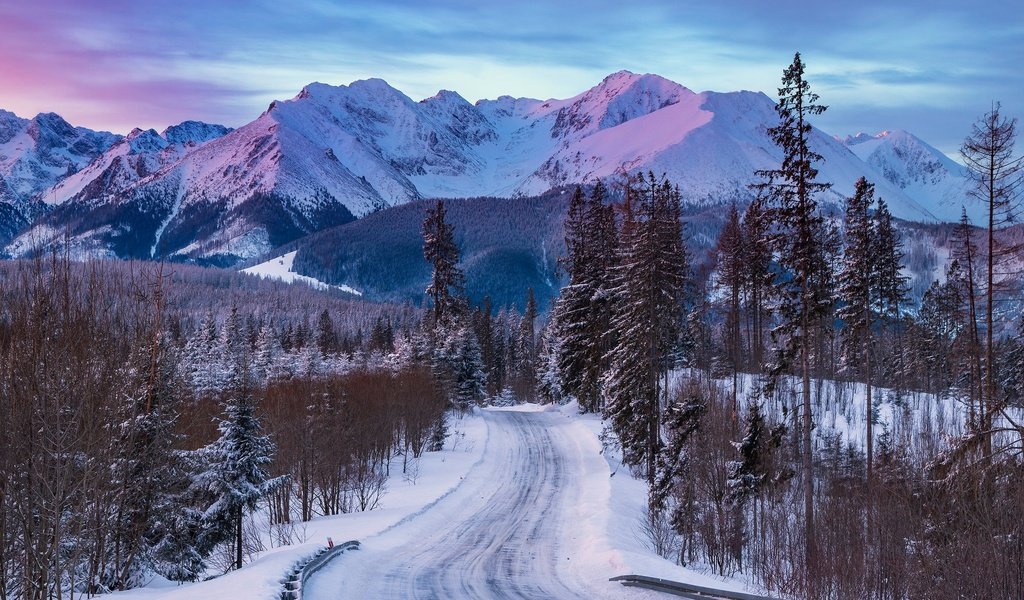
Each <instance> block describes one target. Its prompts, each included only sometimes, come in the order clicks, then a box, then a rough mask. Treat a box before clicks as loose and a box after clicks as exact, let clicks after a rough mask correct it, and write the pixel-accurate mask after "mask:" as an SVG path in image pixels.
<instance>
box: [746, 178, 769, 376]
mask: <svg viewBox="0 0 1024 600" xmlns="http://www.w3.org/2000/svg"><path fill="white" fill-rule="evenodd" d="M769 226H770V222H769V220H768V215H766V214H765V209H764V199H763V198H761V197H757V198H755V199H754V200H753V201H751V203H750V205H749V206H747V210H746V212H745V213H744V214H743V245H744V248H743V262H744V267H745V269H744V275H745V277H744V279H745V282H744V283H745V286H746V289H747V294H748V297H749V305H750V310H749V311H748V312H749V316H748V319H749V321H748V328H749V329H750V333H749V334H748V336H747V337H748V339H749V340H750V342H749V343H750V348H751V360H752V361H753V367H754V369H755V370H756V371H757V372H758V373H760V372H761V369H762V367H763V365H764V346H765V342H764V330H765V322H766V321H767V320H768V318H767V312H768V311H767V306H768V300H769V298H770V296H771V290H772V284H773V280H774V279H775V274H774V273H773V272H772V268H771V266H772V250H771V245H770V243H769V242H770V239H769Z"/></svg>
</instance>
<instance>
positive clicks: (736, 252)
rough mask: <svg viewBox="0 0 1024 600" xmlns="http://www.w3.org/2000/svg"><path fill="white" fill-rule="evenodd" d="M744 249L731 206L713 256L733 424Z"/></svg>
mask: <svg viewBox="0 0 1024 600" xmlns="http://www.w3.org/2000/svg"><path fill="white" fill-rule="evenodd" d="M745 248H746V243H745V242H744V240H743V227H742V225H741V223H740V213H739V211H738V210H736V205H735V204H733V205H732V206H731V207H730V209H729V214H728V216H727V217H726V219H725V226H724V227H723V228H722V233H721V234H720V235H719V236H718V244H717V247H716V248H715V251H716V252H715V253H716V258H717V261H718V269H717V270H718V281H719V284H720V285H721V287H722V288H724V289H725V292H726V294H727V299H726V302H727V304H726V313H725V325H724V329H723V337H724V338H725V339H724V342H725V350H726V358H727V360H728V362H729V369H730V370H731V371H732V416H733V421H734V422H735V419H736V418H737V415H738V413H739V406H738V399H737V396H738V389H739V370H740V362H741V361H742V356H743V336H742V329H741V327H740V301H741V294H742V292H743V288H744V278H745V277H744V276H745V275H746V265H745V263H746V257H745V256H744V249H745Z"/></svg>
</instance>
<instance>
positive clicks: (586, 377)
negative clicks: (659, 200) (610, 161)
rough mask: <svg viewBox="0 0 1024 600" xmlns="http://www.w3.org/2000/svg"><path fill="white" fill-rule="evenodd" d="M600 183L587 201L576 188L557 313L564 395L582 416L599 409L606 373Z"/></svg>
mask: <svg viewBox="0 0 1024 600" xmlns="http://www.w3.org/2000/svg"><path fill="white" fill-rule="evenodd" d="M604 195H605V188H604V184H602V183H601V182H600V181H599V182H598V183H597V184H595V186H594V189H593V191H592V193H591V195H590V196H589V197H588V196H586V195H584V193H583V190H582V189H581V188H579V187H577V188H576V191H575V192H574V194H573V197H572V200H571V201H570V203H569V213H568V216H567V217H566V221H565V246H566V251H567V253H568V254H567V256H566V257H565V258H563V259H562V261H561V264H562V266H563V268H564V269H565V271H566V273H567V275H568V276H569V282H568V284H567V285H566V286H565V287H563V288H562V290H561V294H560V297H559V301H558V303H557V305H556V308H555V310H556V311H557V313H558V319H557V323H558V326H559V330H558V336H559V338H560V344H559V347H560V351H561V354H560V355H559V357H558V364H559V370H560V372H561V381H562V390H563V392H564V393H566V394H569V395H572V396H574V397H575V398H576V399H577V400H579V404H580V410H581V411H582V412H596V411H597V410H599V408H600V399H601V374H602V372H603V371H604V370H605V366H606V361H605V354H606V352H607V349H608V343H609V340H608V332H609V329H610V327H609V324H610V322H611V310H612V307H611V302H610V295H609V293H608V288H609V279H610V269H611V266H612V260H613V257H614V254H615V252H614V248H615V243H616V240H615V237H616V232H615V220H614V214H613V212H612V207H610V206H606V205H605V203H604Z"/></svg>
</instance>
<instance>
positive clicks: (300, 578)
mask: <svg viewBox="0 0 1024 600" xmlns="http://www.w3.org/2000/svg"><path fill="white" fill-rule="evenodd" d="M358 549H359V542H357V541H354V540H353V541H351V542H345V543H344V544H338V545H337V546H334V547H333V548H321V549H320V550H318V551H317V552H316V554H313V555H312V556H308V557H306V558H304V559H303V560H301V561H299V562H297V563H295V566H293V567H292V570H291V571H290V572H289V573H288V575H287V576H285V578H284V579H283V580H282V581H281V600H299V599H301V598H302V590H303V588H305V587H306V582H307V581H309V578H310V577H312V576H313V575H315V574H316V572H317V571H319V570H320V569H322V568H324V566H326V565H327V563H329V562H330V561H331V560H333V559H335V558H337V557H338V556H340V555H342V554H343V553H345V552H346V551H348V550H358Z"/></svg>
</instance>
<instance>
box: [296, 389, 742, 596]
mask: <svg viewBox="0 0 1024 600" xmlns="http://www.w3.org/2000/svg"><path fill="white" fill-rule="evenodd" d="M484 417H485V420H486V421H487V424H488V442H487V447H486V448H485V450H484V454H483V457H482V458H481V461H480V462H479V463H477V465H476V466H475V467H474V468H473V469H472V470H470V471H469V473H468V474H467V475H466V478H465V480H464V481H463V482H462V484H461V485H460V486H459V487H457V488H456V489H455V490H454V491H453V492H452V493H450V494H448V495H447V496H445V497H443V498H441V499H440V500H439V501H438V502H436V503H435V504H433V505H432V506H430V507H428V508H427V509H426V510H424V511H423V512H421V513H420V514H418V515H415V516H413V517H411V518H409V519H407V520H405V521H404V522H402V523H399V524H398V525H396V526H395V527H393V528H391V529H389V530H387V531H385V532H383V533H382V534H380V535H377V536H374V537H370V538H367V539H364V540H362V543H363V545H362V549H361V550H360V551H358V552H352V553H349V554H346V555H344V556H342V557H340V558H339V559H337V560H336V561H334V562H333V563H332V564H331V565H330V566H329V567H327V568H326V569H325V570H324V571H322V572H321V573H320V574H319V575H317V577H316V578H314V579H313V580H312V581H311V582H310V583H309V585H308V586H307V588H306V590H305V591H304V595H303V597H304V598H305V599H307V600H334V599H340V598H363V599H367V600H372V599H384V598H388V599H390V598H402V599H418V598H422V599H426V598H502V599H504V598H545V599H549V598H657V597H658V596H657V595H656V593H655V592H649V591H644V590H639V589H633V588H624V587H623V586H621V585H620V584H617V583H612V582H609V581H608V578H609V577H611V576H614V575H621V574H624V573H628V572H633V571H634V570H643V571H644V572H650V571H651V564H650V563H651V562H658V563H663V564H662V565H661V569H658V571H659V572H658V573H657V574H658V575H662V576H664V575H667V574H669V573H672V574H673V575H674V576H675V577H676V578H677V579H687V580H689V581H691V582H694V583H704V584H713V585H715V586H716V587H722V582H721V581H719V580H712V579H711V578H709V577H704V576H702V575H700V574H697V573H693V572H691V571H686V570H684V569H681V568H680V567H677V566H675V565H670V564H669V563H668V562H667V561H662V560H661V559H658V558H656V557H651V556H650V555H649V554H648V555H647V557H645V558H647V560H640V561H636V560H633V559H634V558H636V557H635V556H634V552H632V551H630V550H628V549H623V547H624V546H631V545H632V544H631V540H630V538H635V536H636V534H637V532H636V530H629V529H618V530H617V527H616V525H618V523H619V522H618V519H617V518H616V516H615V515H614V514H613V513H615V512H619V511H618V509H620V508H622V507H616V506H614V502H610V500H611V498H612V494H611V488H612V486H611V483H610V482H611V479H612V478H611V477H610V475H611V472H610V470H609V463H608V462H607V461H606V460H605V458H604V457H603V456H602V455H601V453H600V450H601V447H600V445H599V444H598V443H597V440H596V437H595V436H594V435H593V432H592V431H591V430H590V429H589V427H587V421H585V420H583V419H579V418H567V417H566V416H565V415H562V414H560V413H559V412H556V411H540V410H537V409H536V407H529V406H527V407H519V408H518V409H511V410H487V411H484ZM622 475H623V477H624V478H625V479H629V475H628V474H622ZM643 498H644V497H643V496H642V495H641V496H639V498H635V499H637V500H640V501H641V502H642V500H643ZM625 512H632V511H625ZM634 518H635V514H634ZM634 523H635V521H634ZM651 559H653V560H651Z"/></svg>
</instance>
